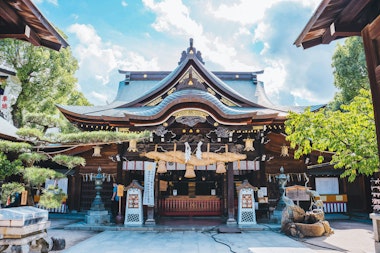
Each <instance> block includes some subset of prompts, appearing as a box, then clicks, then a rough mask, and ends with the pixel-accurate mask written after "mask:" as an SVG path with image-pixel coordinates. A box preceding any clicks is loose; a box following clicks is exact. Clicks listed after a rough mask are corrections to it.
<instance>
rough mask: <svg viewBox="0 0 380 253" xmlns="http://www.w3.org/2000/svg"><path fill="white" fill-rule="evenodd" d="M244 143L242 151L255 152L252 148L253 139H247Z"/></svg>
mask: <svg viewBox="0 0 380 253" xmlns="http://www.w3.org/2000/svg"><path fill="white" fill-rule="evenodd" d="M244 141H245V148H244V151H255V148H254V147H253V142H254V141H255V139H251V138H249V137H248V138H247V139H245V140H244Z"/></svg>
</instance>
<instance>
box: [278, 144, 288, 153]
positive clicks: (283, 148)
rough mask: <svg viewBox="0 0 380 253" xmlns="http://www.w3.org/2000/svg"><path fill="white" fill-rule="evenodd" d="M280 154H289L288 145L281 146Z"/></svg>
mask: <svg viewBox="0 0 380 253" xmlns="http://www.w3.org/2000/svg"><path fill="white" fill-rule="evenodd" d="M280 156H289V147H288V146H286V145H285V144H284V145H282V146H281V155H280Z"/></svg>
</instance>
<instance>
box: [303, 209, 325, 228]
mask: <svg viewBox="0 0 380 253" xmlns="http://www.w3.org/2000/svg"><path fill="white" fill-rule="evenodd" d="M323 220H325V213H324V212H323V210H321V209H314V210H312V211H308V212H306V214H305V223H308V224H313V223H316V222H318V221H323Z"/></svg>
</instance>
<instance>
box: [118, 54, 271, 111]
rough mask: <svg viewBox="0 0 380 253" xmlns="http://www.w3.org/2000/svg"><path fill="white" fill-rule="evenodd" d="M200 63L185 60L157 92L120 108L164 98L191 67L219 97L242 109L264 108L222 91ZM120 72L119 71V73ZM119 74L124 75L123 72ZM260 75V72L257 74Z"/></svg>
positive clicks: (193, 60)
mask: <svg viewBox="0 0 380 253" xmlns="http://www.w3.org/2000/svg"><path fill="white" fill-rule="evenodd" d="M200 64H202V63H200V62H198V60H196V59H195V58H190V59H188V60H187V62H186V64H185V65H184V66H183V67H182V68H181V69H180V70H179V71H178V73H177V74H176V75H174V76H173V77H171V79H169V80H167V82H166V84H163V85H162V86H161V87H159V88H158V89H157V90H155V91H154V92H153V93H150V94H146V95H145V96H142V97H140V98H138V99H137V100H135V101H132V102H130V103H127V104H125V105H122V106H120V108H126V107H141V106H144V105H146V104H148V103H149V102H151V101H154V100H155V99H157V98H159V97H161V96H164V95H165V94H166V93H167V92H168V91H169V90H170V89H172V88H173V87H174V86H175V85H176V84H177V83H178V82H179V80H180V78H181V77H182V75H184V74H185V73H186V71H187V70H188V69H189V68H190V66H192V67H193V68H194V69H195V70H196V71H197V72H198V73H199V74H200V75H201V76H202V78H203V79H204V80H205V81H206V82H207V83H208V84H209V85H210V86H211V87H212V88H213V89H215V90H216V92H217V93H218V94H220V95H221V96H224V97H226V98H227V99H229V100H231V101H233V102H234V103H236V104H237V105H239V106H242V107H252V106H254V107H258V108H264V107H263V106H262V105H259V104H256V103H253V102H251V101H249V100H246V99H244V98H243V97H237V96H234V95H236V94H231V93H230V91H228V90H226V89H224V87H221V86H219V85H217V82H216V80H214V77H212V76H211V74H210V73H209V72H208V71H205V70H203V69H202V68H201V67H200ZM119 72H120V71H119ZM120 73H126V72H125V71H123V72H120ZM257 73H261V72H257ZM252 85H253V84H252Z"/></svg>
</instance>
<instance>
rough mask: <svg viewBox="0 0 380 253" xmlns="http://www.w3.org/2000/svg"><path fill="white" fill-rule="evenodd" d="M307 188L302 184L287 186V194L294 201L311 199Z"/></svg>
mask: <svg viewBox="0 0 380 253" xmlns="http://www.w3.org/2000/svg"><path fill="white" fill-rule="evenodd" d="M306 190H307V188H306V187H305V186H301V185H293V186H289V187H286V189H285V194H286V196H287V197H288V198H290V199H291V200H293V201H297V203H299V201H309V200H310V195H309V194H307V192H306Z"/></svg>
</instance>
